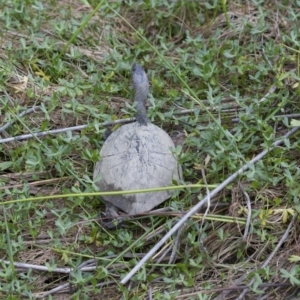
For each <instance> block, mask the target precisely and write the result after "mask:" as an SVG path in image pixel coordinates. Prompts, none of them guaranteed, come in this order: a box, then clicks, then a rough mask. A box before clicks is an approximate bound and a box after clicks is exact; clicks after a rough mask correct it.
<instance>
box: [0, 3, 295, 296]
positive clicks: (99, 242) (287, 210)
mask: <svg viewBox="0 0 300 300" xmlns="http://www.w3.org/2000/svg"><path fill="white" fill-rule="evenodd" d="M298 2H299V1H254V0H253V1H241V0H240V1H239V0H235V1H234V0H228V1H226V0H220V1H217V0H214V1H213V0H211V1H196V0H195V1H194V0H185V1H184V0H181V1H171V0H163V1H162V0H152V1H121V0H116V1H104V0H102V1H95V0H90V1H85V0H69V1H68V0H61V1H55V0H53V1H45V0H26V1H23V0H5V1H4V0H1V2H0V3H1V4H2V5H1V14H0V24H1V32H0V38H1V48H0V70H1V72H0V74H1V76H0V81H1V90H0V93H1V97H0V101H1V104H0V111H1V114H0V120H1V125H0V126H1V128H0V134H1V139H0V157H1V160H0V183H1V184H0V192H1V206H0V209H1V217H0V219H1V222H0V226H1V235H0V253H1V271H0V298H1V299H37V298H44V299H121V297H123V298H122V299H297V294H298V292H299V290H298V286H299V285H300V279H299V274H300V268H299V265H298V261H299V259H300V246H299V230H300V228H299V222H298V220H299V218H298V211H299V209H300V206H299V191H300V187H299V179H300V178H299V177H300V169H299V158H300V154H299V153H300V152H299V150H300V147H299V146H300V145H299V133H298V131H297V129H298V127H297V126H300V122H299V117H300V114H299V92H300V87H299V41H298V36H299V28H298V27H299V26H298V19H299V13H300V4H299V3H298ZM134 62H138V63H139V64H141V65H142V66H143V67H144V68H145V70H146V72H147V74H148V77H149V80H150V85H151V87H150V92H151V93H150V95H149V99H148V100H149V101H148V117H149V119H151V121H152V122H153V123H154V124H156V125H158V126H160V127H162V128H163V129H164V130H165V131H167V132H168V133H169V135H170V136H171V137H172V139H173V140H174V142H175V145H176V149H174V153H175V154H176V156H177V158H178V161H179V162H180V164H181V166H182V169H183V177H184V180H183V181H182V182H174V186H175V187H174V188H175V189H176V193H175V195H174V197H172V198H171V199H169V200H168V201H166V202H165V203H164V204H163V205H161V206H160V207H159V208H163V207H166V208H171V209H169V210H166V211H164V212H160V211H158V212H157V211H155V212H148V213H145V214H142V215H138V216H132V219H129V220H127V221H125V222H124V223H123V225H122V227H120V228H117V229H116V230H111V231H108V230H106V229H105V228H103V226H102V225H101V223H100V222H99V214H100V212H101V211H104V207H105V205H104V203H103V201H102V200H101V199H100V198H99V191H98V190H97V187H96V185H95V184H94V182H93V176H92V174H93V168H94V165H95V163H96V162H97V161H98V160H99V159H100V157H99V149H101V146H102V144H103V136H104V135H105V133H106V130H107V128H109V129H110V130H115V129H116V128H118V126H121V125H120V124H119V123H118V122H119V121H117V120H124V119H128V118H133V117H134V112H135V109H134V104H133V101H132V99H133V90H132V87H131V83H130V68H131V66H132V64H133V63H134ZM116 121H117V122H116ZM121 122H122V121H121ZM108 125H109V126H108ZM76 126H78V127H76ZM80 126H81V127H80ZM71 127H72V128H71ZM74 127H75V128H74ZM53 130H58V131H53ZM291 130H293V131H292V132H291V134H290V135H289V136H288V137H284V135H285V134H287V133H288V132H290V131H291ZM37 132H38V133H39V134H38V135H36V136H33V133H37ZM280 140H281V143H278V145H276V146H275V147H274V145H273V143H274V142H276V141H280ZM265 150H266V152H263V151H265ZM261 153H264V154H265V155H261V156H259V155H260V154H261ZM253 159H254V160H255V163H249V162H250V161H251V160H253ZM243 166H247V167H248V169H247V170H246V168H245V169H244V170H243V171H242V172H240V173H239V175H238V176H233V177H230V176H231V175H232V174H236V172H237V171H238V170H239V169H240V168H242V167H243ZM228 178H231V180H228V181H226V184H224V186H223V187H222V188H221V189H220V191H218V192H215V191H214V189H215V188H217V189H218V187H220V185H222V183H224V181H225V180H227V179H228ZM176 185H177V186H176ZM97 192H98V194H97ZM207 195H208V197H207ZM205 197H206V198H205ZM203 199H205V201H203V202H205V204H204V205H203V206H202V207H201V209H200V210H199V211H198V213H196V214H193V215H192V217H190V218H189V219H188V220H187V222H185V223H184V225H183V226H181V228H180V230H179V233H178V232H176V233H175V234H174V235H172V236H171V237H170V238H168V239H167V241H166V242H165V243H164V245H163V246H162V247H161V248H160V249H159V251H157V252H156V254H155V255H154V256H153V257H152V258H151V259H150V261H148V262H147V264H145V265H143V266H141V269H140V270H139V271H138V272H137V273H136V274H134V275H133V277H131V278H130V280H129V282H127V283H125V284H121V280H122V279H123V278H124V277H125V276H126V275H127V274H128V273H129V272H130V270H132V268H133V267H134V266H136V265H137V264H138V262H139V261H140V260H141V259H142V258H143V257H145V255H146V254H147V253H148V252H149V251H150V250H151V249H152V247H153V246H154V245H155V244H156V243H157V242H159V241H161V240H162V238H163V236H164V235H165V234H166V233H167V232H168V231H169V230H170V229H171V228H172V227H173V226H174V225H175V224H176V223H177V222H178V221H179V220H180V219H181V218H182V217H183V216H184V214H185V212H188V211H189V210H190V209H192V208H193V207H194V206H195V205H197V204H198V203H199V202H200V201H202V200H203ZM207 199H209V200H210V201H209V202H207Z"/></svg>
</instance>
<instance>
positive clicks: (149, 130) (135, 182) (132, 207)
mask: <svg viewBox="0 0 300 300" xmlns="http://www.w3.org/2000/svg"><path fill="white" fill-rule="evenodd" d="M131 74H132V83H133V88H134V91H135V94H134V101H135V103H136V111H137V112H136V122H134V123H130V124H127V125H123V126H121V127H120V128H119V129H117V130H116V131H114V132H113V133H112V134H111V135H110V136H109V137H108V138H107V140H106V141H105V143H104V145H103V147H102V149H101V151H100V161H99V162H97V164H96V166H95V169H94V179H96V178H99V177H100V180H99V181H98V182H96V184H97V185H98V187H99V188H100V190H101V191H127V190H137V189H145V188H157V187H164V186H170V185H172V180H176V181H179V180H180V179H181V177H182V172H181V167H180V165H178V163H177V160H176V158H175V157H174V155H173V153H172V151H171V149H172V148H175V146H174V143H173V141H172V139H171V138H170V137H169V135H168V134H167V133H166V132H165V131H164V130H162V129H161V128H159V127H158V126H156V125H154V124H152V123H151V122H150V120H149V119H148V118H147V116H146V101H147V96H148V93H149V82H148V78H147V75H146V73H145V71H144V70H143V68H142V67H141V66H140V65H138V64H137V63H135V64H134V65H133V66H132V69H131ZM99 175H101V176H99ZM172 195H173V191H170V190H168V191H160V192H153V193H141V194H129V195H118V196H104V197H103V198H104V200H105V201H106V215H107V216H108V217H116V216H117V215H118V214H117V209H121V210H123V211H124V212H126V213H128V214H136V213H142V212H148V211H150V210H151V209H152V208H154V207H155V206H157V205H158V204H160V203H162V202H164V201H165V200H166V199H168V198H170V197H171V196H172Z"/></svg>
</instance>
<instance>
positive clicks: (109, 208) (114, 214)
mask: <svg viewBox="0 0 300 300" xmlns="http://www.w3.org/2000/svg"><path fill="white" fill-rule="evenodd" d="M104 215H105V219H106V220H108V221H105V222H104V221H103V220H102V218H101V216H100V223H101V224H102V225H103V226H104V227H106V228H107V229H116V228H118V227H120V224H121V223H122V218H121V217H120V215H119V214H118V209H117V208H116V207H115V206H113V205H112V204H110V203H106V207H105V214H104Z"/></svg>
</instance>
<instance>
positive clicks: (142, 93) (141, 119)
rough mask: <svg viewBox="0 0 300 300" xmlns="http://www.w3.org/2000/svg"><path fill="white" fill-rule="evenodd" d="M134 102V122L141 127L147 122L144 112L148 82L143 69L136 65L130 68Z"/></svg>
mask: <svg viewBox="0 0 300 300" xmlns="http://www.w3.org/2000/svg"><path fill="white" fill-rule="evenodd" d="M131 76H132V84H133V88H134V92H135V93H134V100H135V102H136V110H137V112H136V116H135V117H136V120H137V122H138V123H140V124H141V125H147V123H148V122H149V120H148V118H147V112H146V101H147V97H148V93H149V81H148V77H147V75H146V73H145V71H144V69H143V68H142V67H141V66H140V65H139V64H137V63H134V64H133V66H132V68H131Z"/></svg>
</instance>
